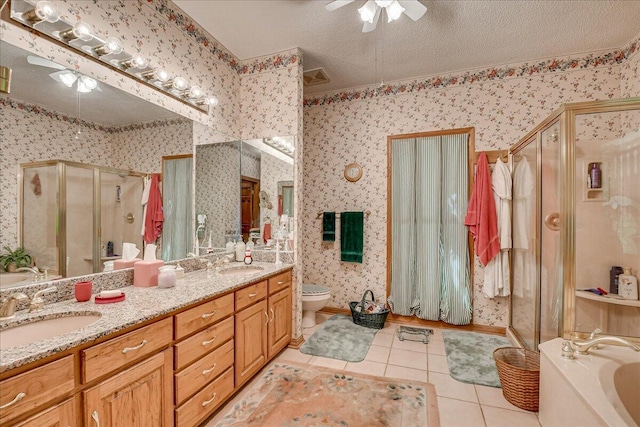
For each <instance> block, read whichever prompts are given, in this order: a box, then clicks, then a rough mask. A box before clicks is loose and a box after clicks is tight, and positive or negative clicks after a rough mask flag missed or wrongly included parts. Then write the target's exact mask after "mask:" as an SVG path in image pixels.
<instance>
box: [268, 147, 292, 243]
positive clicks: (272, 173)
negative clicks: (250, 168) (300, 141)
mask: <svg viewBox="0 0 640 427" xmlns="http://www.w3.org/2000/svg"><path fill="white" fill-rule="evenodd" d="M279 181H293V165H291V164H289V163H287V162H285V161H284V160H280V159H278V158H276V157H274V156H271V155H269V154H265V153H262V157H261V158H260V190H261V191H266V192H267V194H268V195H269V201H270V202H271V203H273V209H271V210H267V209H263V208H261V209H260V234H261V235H262V231H263V230H264V224H265V217H266V216H269V218H270V220H271V224H274V225H275V224H277V223H278V222H277V217H278V182H279ZM272 227H273V226H272Z"/></svg>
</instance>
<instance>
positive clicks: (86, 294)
mask: <svg viewBox="0 0 640 427" xmlns="http://www.w3.org/2000/svg"><path fill="white" fill-rule="evenodd" d="M92 288H93V283H92V282H78V283H76V284H75V287H74V294H75V296H76V300H77V301H78V302H85V301H89V300H90V299H91V290H92Z"/></svg>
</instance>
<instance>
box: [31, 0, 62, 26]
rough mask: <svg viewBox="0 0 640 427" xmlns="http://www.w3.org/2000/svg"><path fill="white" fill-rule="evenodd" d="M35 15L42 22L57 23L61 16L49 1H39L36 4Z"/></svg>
mask: <svg viewBox="0 0 640 427" xmlns="http://www.w3.org/2000/svg"><path fill="white" fill-rule="evenodd" d="M35 14H36V16H37V17H38V19H40V21H47V22H51V23H53V22H57V21H58V20H59V19H60V15H59V14H58V11H57V10H56V8H55V7H53V5H52V4H51V3H49V2H48V1H39V2H38V3H36V8H35Z"/></svg>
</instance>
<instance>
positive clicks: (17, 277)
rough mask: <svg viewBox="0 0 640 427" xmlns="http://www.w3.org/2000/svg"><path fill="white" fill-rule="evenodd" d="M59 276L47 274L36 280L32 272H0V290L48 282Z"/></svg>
mask: <svg viewBox="0 0 640 427" xmlns="http://www.w3.org/2000/svg"><path fill="white" fill-rule="evenodd" d="M61 278H62V276H58V275H55V274H54V275H51V274H49V276H48V277H47V278H46V279H40V280H36V279H35V278H34V275H33V273H30V272H27V271H25V272H19V273H0V290H5V289H9V288H17V287H21V286H26V285H33V284H34V283H42V282H50V281H52V280H57V279H61Z"/></svg>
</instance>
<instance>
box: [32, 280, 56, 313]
mask: <svg viewBox="0 0 640 427" xmlns="http://www.w3.org/2000/svg"><path fill="white" fill-rule="evenodd" d="M57 290H58V288H56V287H55V286H51V287H50V288H46V289H42V290H40V291H38V292H36V293H35V295H34V296H33V299H32V300H31V302H30V303H29V313H33V312H34V311H38V310H40V309H42V307H44V300H43V299H42V295H44V294H50V293H51V292H55V291H57Z"/></svg>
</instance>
